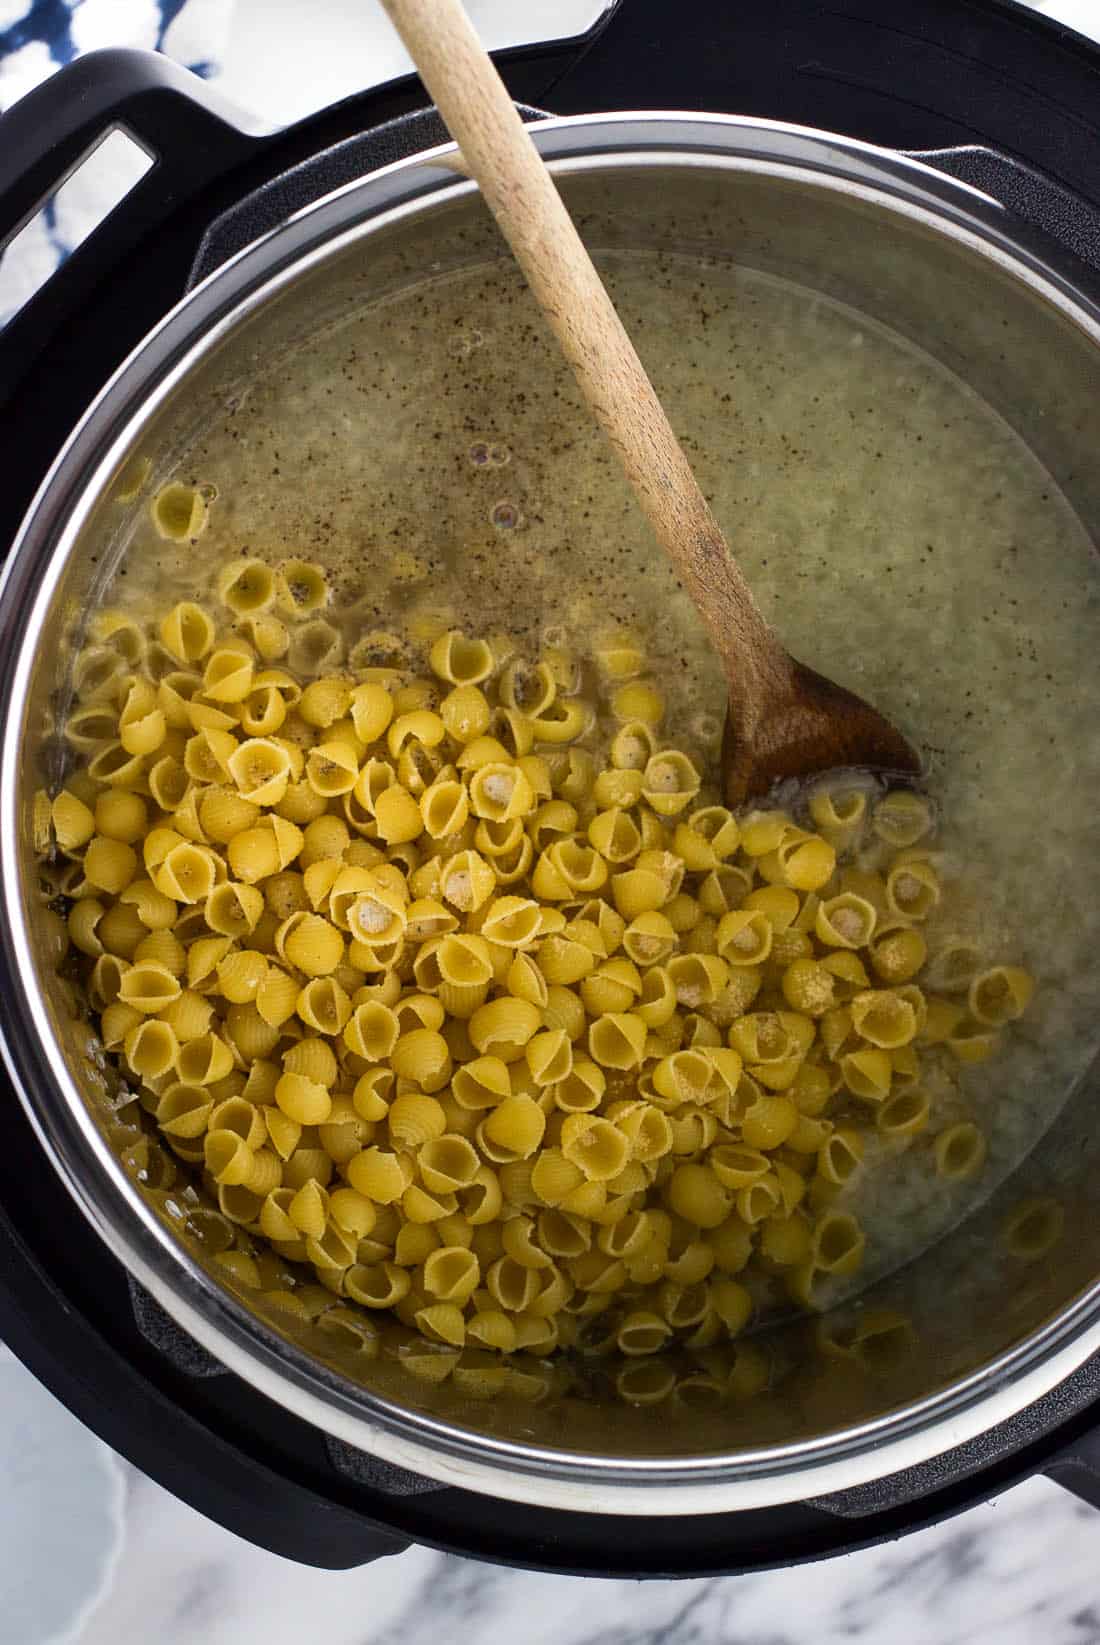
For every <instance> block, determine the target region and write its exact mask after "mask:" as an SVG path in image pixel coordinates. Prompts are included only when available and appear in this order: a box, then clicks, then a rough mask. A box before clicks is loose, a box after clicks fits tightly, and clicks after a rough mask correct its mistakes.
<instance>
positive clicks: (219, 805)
mask: <svg viewBox="0 0 1100 1645" xmlns="http://www.w3.org/2000/svg"><path fill="white" fill-rule="evenodd" d="M328 600H329V590H328V586H327V583H326V581H325V576H324V573H323V571H322V570H321V569H320V568H319V567H317V566H313V565H310V564H304V563H301V562H292V563H287V564H284V566H282V567H281V568H280V569H278V570H273V569H272V568H270V567H269V566H267V565H266V564H265V563H263V562H261V561H259V560H246V561H239V562H235V563H234V564H232V565H230V566H228V567H226V568H225V570H224V572H223V573H222V576H221V578H220V581H219V589H218V604H217V607H216V608H215V607H214V605H213V602H212V605H211V608H209V609H208V608H206V607H204V606H201V605H199V604H195V603H190V602H183V603H180V604H177V605H176V606H174V607H173V609H171V610H170V611H167V612H165V613H164V614H163V615H161V616H160V617H159V618H158V619H156V620H154V621H152V622H149V623H145V622H143V621H139V620H137V619H135V618H134V617H133V616H132V615H128V614H125V613H123V612H121V611H116V612H103V613H101V614H100V615H99V616H98V617H97V618H96V619H94V621H93V624H92V628H91V639H90V643H89V644H88V645H87V646H86V647H85V649H84V650H83V651H82V652H81V654H80V655H79V656H78V658H77V659H76V663H75V666H74V670H73V681H74V691H75V700H74V706H73V708H72V712H71V713H70V715H69V719H68V724H67V732H66V734H67V738H68V741H69V744H70V747H71V749H72V751H73V769H72V770H71V771H70V773H69V775H68V777H67V780H66V786H65V787H64V789H63V790H62V791H60V792H58V793H56V794H53V795H46V794H44V793H43V794H40V795H39V796H38V799H37V802H36V807H37V808H36V815H35V826H36V830H37V835H38V843H39V846H40V849H41V852H42V855H43V857H44V858H46V859H49V861H50V862H51V863H52V864H53V868H54V871H55V878H57V879H58V883H59V884H60V885H61V888H62V890H63V892H64V898H65V900H64V904H63V907H64V911H65V932H64V935H63V941H62V946H63V947H65V948H66V949H67V953H68V963H70V964H71V965H73V966H75V968H76V970H77V972H78V974H79V977H80V980H81V984H82V987H83V989H84V990H85V993H86V997H87V999H88V1001H89V1002H90V1005H91V1008H92V1011H93V1013H94V1021H95V1023H96V1026H97V1030H98V1033H99V1035H100V1037H101V1039H102V1043H103V1046H104V1047H105V1048H106V1049H107V1051H108V1052H109V1053H111V1054H112V1055H113V1056H114V1057H115V1058H117V1060H118V1065H119V1068H120V1070H121V1072H122V1074H123V1076H124V1078H125V1079H127V1080H128V1081H130V1082H132V1085H133V1088H134V1089H135V1091H136V1092H137V1094H138V1097H139V1100H140V1102H141V1104H142V1106H143V1107H144V1108H145V1109H146V1110H147V1111H148V1113H149V1114H150V1115H151V1116H152V1118H153V1120H154V1121H155V1125H156V1127H157V1128H158V1129H159V1133H160V1135H161V1137H162V1138H163V1140H164V1141H165V1142H166V1143H167V1145H168V1146H169V1147H170V1148H171V1150H172V1151H173V1152H174V1154H175V1155H176V1156H177V1158H178V1159H179V1160H180V1161H182V1162H185V1164H186V1165H188V1166H190V1167H193V1168H194V1170H195V1172H196V1173H197V1174H199V1175H200V1176H201V1180H202V1182H203V1183H204V1184H205V1187H206V1188H207V1190H208V1191H209V1194H210V1196H211V1197H212V1198H213V1200H214V1201H215V1202H216V1204H217V1206H218V1208H219V1211H220V1213H221V1215H222V1216H223V1217H225V1218H226V1219H228V1220H229V1221H230V1222H231V1223H232V1224H233V1225H235V1227H236V1228H238V1229H239V1230H240V1231H241V1235H242V1241H241V1244H240V1246H239V1248H238V1249H237V1250H235V1251H233V1252H231V1253H228V1254H227V1255H226V1258H225V1261H226V1265H227V1266H228V1267H231V1268H232V1271H233V1273H234V1275H235V1277H236V1279H237V1280H238V1281H239V1282H240V1283H242V1284H244V1285H249V1286H253V1287H255V1288H257V1290H258V1291H263V1290H264V1288H265V1284H266V1283H267V1282H266V1280H265V1274H266V1273H267V1270H266V1268H265V1263H264V1253H265V1249H266V1248H268V1247H270V1248H271V1249H273V1250H274V1252H275V1253H277V1255H278V1257H279V1258H280V1259H281V1260H282V1261H283V1262H284V1263H291V1264H295V1265H301V1267H300V1268H298V1269H297V1272H298V1273H299V1274H300V1275H301V1280H300V1282H299V1283H300V1285H301V1286H302V1287H307V1286H308V1287H309V1289H310V1291H311V1294H312V1295H313V1296H314V1297H316V1296H320V1298H321V1302H320V1304H319V1305H317V1306H316V1307H315V1308H314V1309H313V1311H314V1312H319V1311H321V1309H322V1308H323V1307H324V1306H326V1305H331V1306H337V1305H340V1304H342V1305H344V1307H345V1308H346V1307H347V1306H348V1305H358V1307H359V1308H361V1309H362V1310H369V1311H377V1310H390V1311H392V1313H393V1314H394V1315H396V1317H397V1318H398V1319H399V1320H400V1321H401V1322H402V1323H403V1324H404V1325H406V1326H408V1327H411V1328H414V1329H415V1330H416V1331H418V1332H419V1333H421V1335H422V1336H423V1338H425V1339H427V1340H428V1341H429V1342H431V1343H433V1344H437V1345H441V1348H445V1349H449V1350H457V1349H461V1348H464V1347H465V1348H479V1349H489V1350H494V1351H496V1352H498V1353H500V1354H505V1355H506V1354H510V1353H512V1352H515V1351H518V1350H528V1351H530V1352H533V1353H535V1354H538V1355H545V1354H549V1353H551V1352H553V1351H554V1350H557V1349H568V1348H582V1349H597V1350H599V1349H604V1348H617V1349H618V1350H619V1351H620V1352H621V1353H623V1354H625V1355H628V1356H633V1355H648V1354H651V1353H653V1352H655V1351H657V1350H659V1349H661V1348H663V1347H664V1346H665V1345H666V1344H668V1343H670V1341H673V1340H675V1341H677V1342H681V1343H684V1344H686V1345H688V1346H690V1347H706V1346H709V1345H711V1344H714V1343H717V1342H720V1341H722V1340H725V1339H728V1338H730V1337H732V1336H735V1335H737V1334H738V1333H740V1332H742V1331H744V1330H745V1329H746V1327H748V1326H749V1325H750V1324H751V1323H752V1322H753V1320H754V1318H757V1317H759V1316H760V1314H761V1313H762V1312H763V1311H764V1310H767V1309H770V1308H772V1307H773V1306H774V1305H775V1304H776V1302H777V1301H781V1302H783V1303H784V1305H788V1304H789V1303H791V1302H794V1303H797V1304H800V1305H803V1306H807V1307H811V1308H812V1307H815V1306H817V1305H819V1303H820V1301H821V1299H822V1297H823V1296H824V1295H825V1294H826V1293H827V1290H828V1286H829V1284H830V1282H834V1281H836V1280H838V1279H847V1278H850V1277H851V1275H853V1274H854V1273H855V1272H856V1271H857V1270H858V1268H859V1266H860V1264H861V1262H862V1260H863V1255H864V1244H865V1241H864V1235H863V1232H862V1230H861V1228H860V1226H859V1223H858V1221H857V1218H856V1216H855V1215H854V1214H853V1212H852V1210H851V1209H848V1208H846V1204H847V1198H846V1196H847V1193H848V1190H849V1189H850V1186H851V1184H852V1183H853V1182H854V1181H855V1180H856V1179H857V1178H858V1176H859V1173H860V1171H861V1170H862V1169H863V1165H862V1161H863V1159H864V1154H865V1144H866V1139H867V1137H868V1134H869V1133H872V1132H873V1133H875V1134H876V1135H877V1137H878V1138H880V1139H882V1138H885V1139H888V1140H889V1141H890V1142H891V1143H892V1144H895V1145H896V1146H898V1147H900V1146H909V1145H912V1144H914V1143H915V1144H916V1145H917V1146H919V1147H922V1148H924V1149H925V1150H927V1151H929V1152H930V1157H931V1158H932V1160H933V1161H934V1165H935V1168H936V1169H937V1170H938V1171H939V1173H940V1174H941V1175H942V1176H947V1177H955V1178H960V1179H965V1178H967V1177H969V1176H972V1175H974V1174H976V1173H977V1172H978V1171H979V1170H980V1168H981V1165H982V1161H983V1157H984V1142H983V1138H982V1135H981V1132H980V1131H979V1129H978V1128H977V1127H976V1126H975V1125H974V1124H973V1123H971V1122H969V1121H963V1122H959V1121H958V1120H957V1119H956V1120H955V1121H953V1122H952V1123H950V1124H947V1125H941V1124H939V1123H938V1122H937V1116H936V1113H935V1106H934V1104H933V1102H932V1101H931V1100H930V1098H929V1095H928V1090H927V1087H926V1083H925V1081H924V1077H923V1076H924V1071H925V1067H926V1064H927V1062H928V1059H930V1058H931V1059H941V1060H942V1059H944V1058H947V1059H951V1060H953V1061H954V1062H956V1063H960V1064H969V1063H975V1062H978V1061H981V1060H982V1059H984V1058H986V1057H988V1056H989V1055H990V1054H992V1052H993V1051H994V1049H995V1047H996V1043H997V1040H998V1037H999V1036H1000V1034H1001V1032H1002V1030H1003V1029H1004V1027H1005V1025H1006V1024H1008V1023H1010V1022H1011V1021H1012V1020H1013V1019H1014V1018H1015V1017H1017V1016H1018V1015H1019V1014H1020V1013H1021V1012H1022V1011H1023V1010H1024V1009H1025V1007H1026V1006H1027V1003H1028V1000H1029V998H1030V995H1031V991H1032V983H1031V978H1030V977H1029V976H1028V975H1027V973H1026V972H1025V971H1023V970H1022V969H1021V968H1019V967H1017V966H1012V965H994V966H989V967H986V968H985V969H981V968H980V964H979V958H978V955H977V953H976V951H975V950H974V948H973V946H972V945H970V944H968V943H967V942H965V941H963V940H961V939H953V940H951V941H948V942H944V943H941V944H940V945H939V946H938V948H936V949H935V951H934V952H932V953H931V954H930V952H929V944H928V941H927V940H926V936H925V931H926V929H927V928H928V921H929V918H930V916H932V915H933V913H934V912H935V911H936V909H937V907H938V905H939V904H940V903H941V900H942V898H943V896H944V894H945V893H944V888H943V886H942V885H941V877H940V871H939V869H940V859H939V855H938V853H937V850H936V848H935V843H934V842H935V818H934V814H933V811H932V809H931V807H930V805H929V803H928V801H927V800H926V799H925V798H924V797H923V796H921V795H919V794H917V793H914V792H908V791H893V792H886V791H884V790H883V789H882V788H881V787H878V788H876V787H875V785H874V784H872V783H869V782H866V781H856V780H852V781H849V782H848V783H846V784H844V783H833V784H831V785H819V786H817V787H816V788H815V789H813V790H812V791H811V792H810V793H809V795H808V797H804V798H803V800H802V801H801V802H800V808H799V810H798V811H797V813H796V812H794V811H791V810H784V809H774V808H773V809H766V810H755V811H750V812H748V813H746V814H742V815H734V814H732V813H731V812H730V811H729V810H727V809H726V808H724V807H723V806H722V805H720V804H717V803H714V801H713V797H712V796H711V795H710V794H708V790H707V788H706V785H705V782H704V778H705V775H706V774H705V773H704V772H703V771H702V770H701V769H700V764H701V762H700V761H699V760H698V759H697V758H696V759H693V758H691V757H689V755H688V753H686V752H685V751H684V750H683V749H682V748H678V747H676V746H670V742H669V739H668V737H667V736H666V734H665V733H663V732H662V729H661V723H662V718H663V713H664V705H663V701H662V695H661V691H660V687H659V684H658V683H657V682H655V681H653V680H651V679H647V678H645V677H644V665H645V656H644V650H643V648H642V646H641V644H640V642H639V640H638V639H637V637H636V636H635V635H633V634H631V633H630V632H627V631H616V632H612V633H608V634H606V635H604V636H603V637H601V638H600V639H599V640H598V641H597V642H596V643H595V645H594V647H593V651H592V655H591V656H588V657H584V658H578V657H576V656H573V655H571V654H570V653H569V652H568V651H567V650H566V649H565V648H564V647H562V646H557V647H544V648H543V650H542V653H541V655H538V656H536V657H521V656H519V655H518V654H517V652H516V649H515V647H514V646H513V644H512V643H511V642H510V641H509V640H508V639H507V638H506V637H503V636H499V635H493V636H489V637H487V638H471V637H468V636H466V635H464V634H463V633H461V632H458V631H457V630H453V629H452V630H448V631H446V632H444V633H442V634H438V635H437V636H436V637H435V638H434V641H433V642H432V643H431V644H430V645H425V647H424V649H425V651H426V653H427V655H426V660H425V661H421V662H420V663H419V664H414V663H411V662H410V661H409V654H410V651H409V645H408V642H407V641H406V640H402V639H400V638H398V637H395V636H389V635H378V634H372V635H367V636H360V637H359V640H358V643H357V644H356V645H354V646H353V647H352V650H351V653H350V658H349V660H348V661H347V662H344V661H340V663H339V665H338V666H328V668H327V671H323V672H321V671H319V668H318V665H317V664H316V663H314V666H313V667H312V668H311V667H310V666H309V665H308V662H303V661H302V656H303V645H302V639H301V636H302V634H303V633H304V632H305V631H306V630H307V629H308V627H309V625H310V624H311V623H312V624H315V623H316V621H317V619H318V614H319V613H320V612H321V611H322V608H323V607H324V606H325V605H326V603H327V602H328ZM326 626H327V625H326ZM331 632H333V633H335V630H331ZM296 636H297V646H296ZM316 650H317V648H316V647H314V652H315V653H316ZM332 655H333V651H332V648H331V647H330V648H329V651H328V653H327V657H328V659H329V661H330V662H331V657H332ZM296 657H297V663H298V666H297V667H291V666H288V664H289V663H290V662H292V661H294V660H295V658H296ZM58 865H60V874H58ZM310 1270H312V1274H310V1272H309V1271H310ZM291 1289H293V1281H292V1282H291ZM288 1294H289V1292H288ZM326 1299H327V1304H326ZM440 1363H441V1365H443V1364H444V1360H441V1361H440Z"/></svg>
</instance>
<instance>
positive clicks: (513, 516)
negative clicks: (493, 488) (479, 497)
mask: <svg viewBox="0 0 1100 1645" xmlns="http://www.w3.org/2000/svg"><path fill="white" fill-rule="evenodd" d="M489 521H490V523H491V524H492V525H494V526H496V528H497V530H498V531H518V530H519V529H520V527H521V526H522V525H523V523H524V521H523V511H522V509H521V508H520V506H519V504H518V503H512V502H509V501H508V500H507V499H506V498H504V499H502V500H501V501H500V502H499V503H494V504H493V507H492V509H491V510H490V513H489Z"/></svg>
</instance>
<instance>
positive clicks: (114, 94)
mask: <svg viewBox="0 0 1100 1645" xmlns="http://www.w3.org/2000/svg"><path fill="white" fill-rule="evenodd" d="M116 130H117V131H121V132H122V133H123V134H124V135H125V136H127V137H129V138H131V139H132V140H133V141H134V142H135V143H136V144H137V145H138V147H139V148H140V149H142V150H144V152H145V153H146V154H147V155H148V157H149V158H150V159H151V160H152V162H153V163H152V165H151V166H150V167H149V169H148V170H147V171H146V172H145V173H144V175H143V176H142V177H141V178H140V180H139V181H138V182H137V183H136V184H135V185H134V186H133V187H132V188H131V189H130V191H129V193H127V194H126V195H124V197H123V199H122V200H121V201H120V202H119V203H118V205H116V206H115V207H114V209H113V210H111V211H110V212H109V213H108V214H107V216H106V217H105V218H103V219H102V221H101V222H100V223H99V224H98V225H97V227H95V228H94V229H93V230H92V232H91V233H90V234H89V235H87V236H86V237H85V239H84V241H83V242H82V243H81V244H80V245H78V246H77V247H76V249H75V250H74V251H73V252H72V253H71V255H70V256H69V257H68V258H67V259H66V261H65V262H64V263H63V264H62V265H61V267H60V268H59V269H58V270H57V272H56V273H55V274H54V275H53V276H52V277H51V278H50V279H48V280H47V282H46V284H45V285H44V286H41V287H40V288H39V289H38V291H36V292H35V293H34V294H33V296H31V297H30V298H29V299H28V300H27V302H26V303H25V304H24V305H23V306H22V308H20V309H19V310H18V311H17V312H16V314H15V315H14V316H12V318H11V319H10V320H9V321H8V324H7V326H6V327H5V328H4V330H3V331H2V332H0V381H2V382H3V383H4V384H5V385H6V386H10V385H11V384H12V383H13V382H14V381H16V380H17V379H18V378H19V377H21V376H22V374H23V372H24V370H25V369H26V367H27V366H28V365H29V364H30V363H31V362H32V361H33V360H34V358H35V357H36V355H37V354H38V353H39V351H40V349H41V348H42V347H43V346H44V344H45V342H46V341H47V340H48V338H49V337H51V336H52V335H53V334H54V333H55V331H56V329H57V315H58V313H59V312H60V313H63V314H66V315H69V314H72V313H73V312H74V310H75V309H76V308H78V307H79V305H80V304H81V303H82V302H83V301H84V300H85V298H86V297H87V296H88V295H89V294H90V293H91V291H92V290H93V289H94V287H95V286H96V285H97V284H98V283H99V281H100V280H101V279H102V278H103V277H104V275H105V274H106V273H107V272H108V271H109V270H110V269H112V268H114V267H115V266H117V265H118V263H119V262H121V260H122V259H123V258H124V257H126V255H127V254H128V253H129V252H130V251H132V250H133V248H134V247H135V245H136V244H137V243H138V241H139V240H140V239H141V238H142V237H144V236H145V235H147V234H149V233H150V232H151V231H152V230H155V229H156V227H157V225H158V224H159V223H161V222H162V221H163V220H164V219H165V218H166V217H167V216H168V215H169V214H170V213H171V212H174V211H177V210H178V209H179V207H180V206H181V205H182V204H184V203H185V202H186V201H187V200H188V199H189V198H191V196H193V195H194V194H195V193H196V192H197V191H198V190H199V189H200V188H202V187H204V186H205V185H207V184H209V183H210V182H212V181H213V180H215V179H216V178H218V177H220V176H222V175H224V173H226V172H227V171H229V170H231V169H232V168H234V167H236V166H238V165H239V164H240V163H241V162H242V161H244V160H246V159H248V158H249V157H250V156H251V155H252V154H253V153H254V152H255V151H256V150H257V148H259V147H260V146H261V144H262V137H261V135H260V128H258V127H252V128H251V129H249V125H248V117H247V116H245V115H243V114H241V113H240V112H239V111H237V110H235V109H233V108H231V106H230V105H229V104H228V103H227V102H225V100H224V99H222V98H221V97H219V96H218V94H217V93H216V92H214V91H212V90H211V88H210V87H209V86H208V85H207V84H206V83H205V81H203V80H200V79H199V78H198V76H197V75H195V74H192V73H191V72H190V71H189V70H188V69H184V68H181V67H180V66H179V65H178V64H176V63H173V62H172V61H171V59H170V58H167V57H163V56H161V55H160V54H159V53H157V52H152V51H136V50H130V49H126V48H112V49H109V50H104V51H92V52H88V53H87V55H86V56H83V57H79V58H77V59H76V60H75V61H74V62H72V63H70V64H68V65H67V67H65V68H63V69H60V70H59V71H58V73H56V74H54V75H52V76H51V77H50V78H49V79H48V80H46V81H44V82H43V83H42V84H41V85H39V86H36V87H35V88H34V90H32V91H30V92H28V93H27V95H26V96H25V97H22V98H20V99H19V101H18V102H17V103H14V104H13V105H12V107H11V108H10V109H8V110H7V112H6V113H5V114H3V116H0V251H2V250H3V248H4V247H6V246H7V244H8V242H9V241H10V240H12V239H13V238H14V236H15V235H16V234H17V233H18V232H19V230H20V229H21V228H23V226H24V225H25V224H26V223H27V222H29V221H30V220H31V219H32V218H33V217H34V215H35V214H36V212H37V211H38V210H39V209H40V208H41V207H42V206H43V205H44V204H45V203H46V202H47V201H48V200H49V199H50V198H51V197H52V196H53V194H54V193H55V192H56V191H57V189H58V188H59V187H60V186H61V184H62V183H64V182H65V181H66V180H67V179H68V178H69V177H71V176H72V175H73V174H74V173H75V172H76V171H78V170H79V169H80V167H81V165H82V164H83V163H84V161H85V160H86V159H88V158H89V156H90V155H91V154H92V152H93V151H94V150H95V149H96V148H97V147H98V146H99V144H100V143H101V142H102V140H103V139H104V138H105V137H107V136H108V135H109V134H110V133H111V132H112V131H116Z"/></svg>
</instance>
